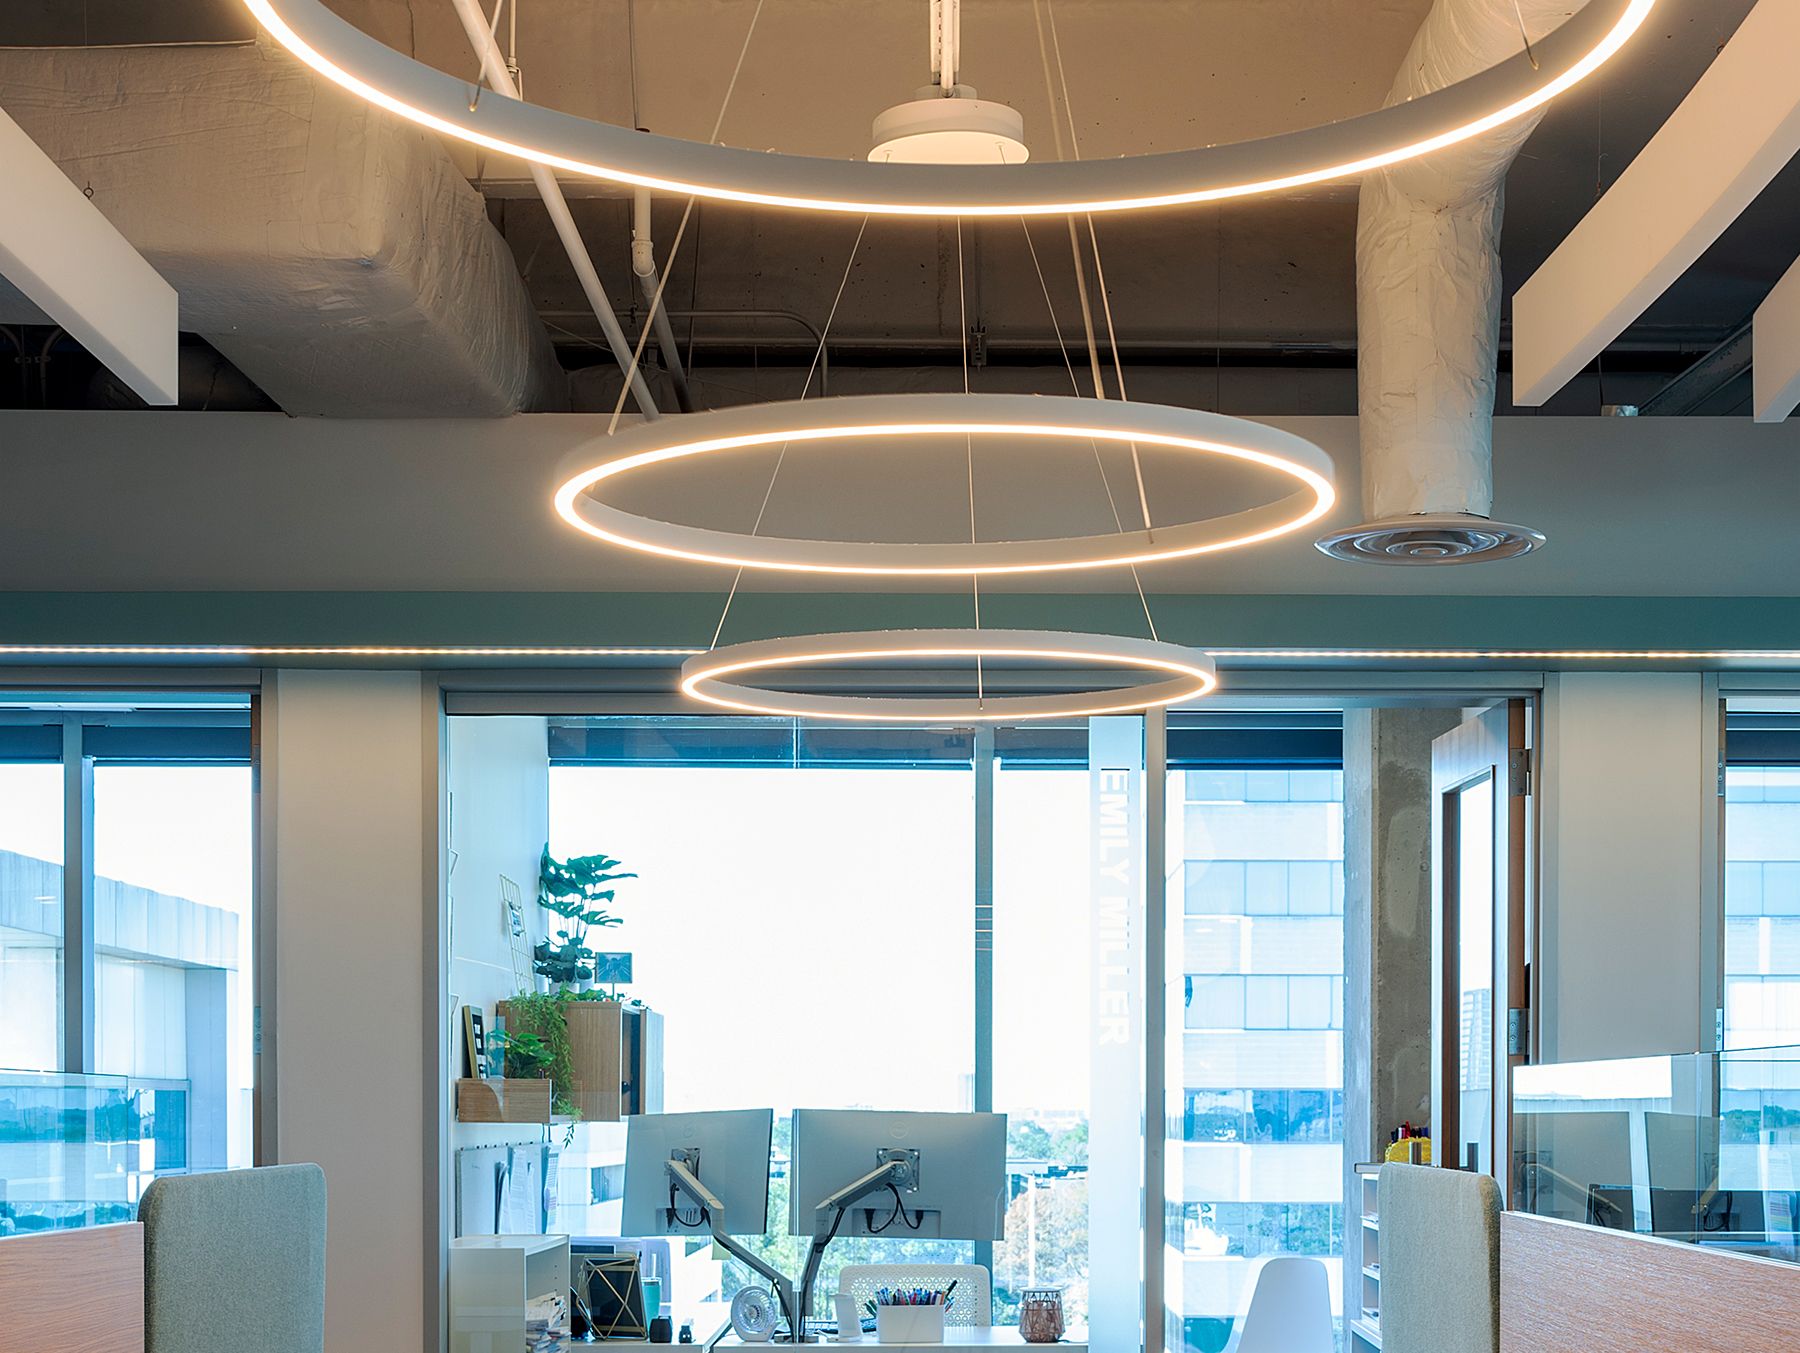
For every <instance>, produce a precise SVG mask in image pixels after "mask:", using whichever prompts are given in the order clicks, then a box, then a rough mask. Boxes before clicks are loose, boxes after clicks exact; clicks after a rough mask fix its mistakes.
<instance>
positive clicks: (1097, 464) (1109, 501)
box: [1019, 217, 1156, 639]
mask: <svg viewBox="0 0 1800 1353" xmlns="http://www.w3.org/2000/svg"><path fill="white" fill-rule="evenodd" d="M1019 225H1020V227H1021V228H1022V229H1023V230H1024V232H1025V247H1026V248H1027V249H1028V250H1030V251H1031V267H1032V270H1033V271H1034V272H1036V273H1037V280H1038V288H1039V290H1041V291H1042V292H1043V293H1044V309H1045V310H1047V311H1048V312H1049V313H1050V329H1051V332H1053V333H1054V334H1055V335H1056V346H1057V348H1058V349H1059V350H1060V351H1061V352H1062V359H1063V367H1064V369H1065V370H1067V371H1068V373H1069V388H1070V389H1071V390H1073V391H1074V392H1075V396H1076V398H1080V396H1081V383H1080V382H1079V381H1078V380H1077V379H1076V378H1075V363H1074V361H1073V359H1071V358H1070V356H1069V346H1068V344H1066V343H1064V342H1063V338H1062V326H1061V325H1060V324H1058V323H1057V322H1056V303H1055V302H1054V301H1052V300H1051V299H1050V284H1049V283H1048V282H1047V281H1045V280H1044V269H1043V267H1042V266H1041V265H1040V264H1039V263H1038V254H1037V246H1036V245H1035V244H1033V243H1032V239H1031V225H1030V223H1029V222H1028V221H1026V220H1025V218H1024V217H1020V218H1019ZM1088 449H1089V450H1090V451H1092V452H1093V453H1094V468H1095V469H1096V470H1098V471H1099V472H1100V486H1101V487H1102V488H1103V489H1105V490H1106V505H1107V506H1108V507H1109V508H1111V509H1112V519H1113V529H1114V530H1116V531H1117V532H1118V533H1119V534H1120V535H1124V534H1125V519H1124V518H1123V517H1121V516H1120V515H1119V501H1118V499H1116V498H1115V497H1113V491H1112V481H1111V480H1110V479H1108V478H1107V477H1106V462H1104V461H1103V460H1101V459H1100V444H1099V443H1098V442H1096V441H1093V440H1092V439H1089V441H1088ZM1131 581H1132V582H1133V583H1134V584H1136V586H1137V594H1138V602H1139V604H1140V605H1142V606H1143V608H1144V623H1145V624H1146V625H1148V626H1149V628H1150V637H1151V638H1152V639H1155V638H1156V621H1155V619H1154V618H1153V617H1152V616H1151V614H1150V599H1149V598H1148V597H1147V596H1145V595H1144V580H1143V578H1141V577H1140V576H1139V575H1138V567H1137V565H1136V564H1133V565H1131Z"/></svg>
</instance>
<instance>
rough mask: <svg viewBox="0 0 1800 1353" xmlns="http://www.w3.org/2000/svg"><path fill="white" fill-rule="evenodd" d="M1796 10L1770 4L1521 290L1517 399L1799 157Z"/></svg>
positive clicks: (1582, 360)
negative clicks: (1795, 73) (1794, 55)
mask: <svg viewBox="0 0 1800 1353" xmlns="http://www.w3.org/2000/svg"><path fill="white" fill-rule="evenodd" d="M1796 50H1800V5H1797V4H1794V3H1793V0H1762V3H1760V4H1758V5H1757V7H1756V8H1755V9H1753V10H1751V11H1750V13H1749V15H1748V16H1747V17H1746V18H1745V19H1744V22H1743V23H1742V25H1740V26H1739V28H1738V30H1737V32H1736V34H1735V35H1733V37H1732V39H1731V41H1730V42H1728V43H1726V44H1725V47H1724V49H1723V50H1722V51H1721V52H1720V53H1719V55H1718V56H1717V57H1716V58H1715V59H1714V61H1713V63H1712V65H1711V66H1710V67H1709V68H1708V69H1707V72H1706V74H1705V75H1703V76H1701V78H1700V81H1699V83H1698V84H1696V85H1695V86H1694V88H1693V91H1692V92H1691V93H1689V95H1688V96H1687V98H1686V99H1685V100H1684V101H1683V102H1682V104H1681V106H1680V107H1679V108H1677V109H1676V110H1675V112H1674V114H1673V115H1672V116H1671V117H1670V118H1669V120H1668V122H1667V123H1665V124H1664V125H1663V128H1662V130H1661V131H1659V132H1657V134H1656V135H1655V136H1654V137H1652V138H1651V141H1650V144H1649V145H1647V146H1645V147H1644V150H1643V153H1642V154H1640V155H1639V156H1638V157H1637V159H1635V160H1633V161H1632V163H1631V165H1630V166H1629V167H1628V168H1627V169H1626V170H1625V172H1624V173H1623V174H1621V175H1620V176H1619V179H1618V181H1617V182H1616V183H1614V184H1613V186H1612V187H1611V188H1609V189H1608V190H1607V192H1606V195H1605V196H1604V197H1602V198H1601V199H1600V201H1599V202H1597V203H1596V204H1595V205H1594V209H1593V210H1592V211H1590V212H1589V213H1588V214H1587V216H1586V217H1584V218H1583V219H1582V222H1581V224H1580V225H1578V226H1576V227H1575V229H1574V230H1573V231H1571V232H1570V234H1569V237H1568V238H1567V239H1566V240H1564V241H1563V242H1562V244H1561V245H1559V246H1558V247H1557V249H1556V252H1555V253H1553V254H1551V255H1550V257H1549V258H1548V259H1547V260H1545V262H1544V265H1543V266H1542V267H1541V268H1539V269H1538V270H1537V272H1535V273H1533V274H1532V276H1531V278H1530V279H1529V280H1528V281H1527V282H1526V283H1525V285H1524V286H1522V287H1520V288H1519V290H1518V293H1517V294H1516V295H1515V296H1514V297H1513V330H1512V333H1513V402H1514V403H1515V404H1521V405H1525V406H1528V407H1535V406H1537V405H1541V404H1543V403H1544V402H1545V401H1546V400H1548V399H1549V398H1550V396H1552V395H1553V394H1555V393H1556V392H1557V391H1558V390H1560V389H1561V388H1562V387H1563V386H1564V385H1566V384H1567V383H1568V382H1569V380H1570V379H1571V378H1573V377H1574V376H1575V375H1576V374H1577V373H1578V372H1580V371H1581V370H1582V368H1583V367H1585V366H1587V364H1588V363H1589V362H1591V361H1593V360H1594V358H1595V357H1596V356H1598V355H1599V354H1600V353H1601V352H1602V351H1603V350H1604V349H1605V348H1606V345H1607V344H1609V343H1611V342H1612V341H1613V340H1614V339H1615V338H1617V337H1618V336H1619V335H1620V334H1622V333H1623V332H1624V331H1625V327H1626V326H1627V325H1628V324H1630V323H1631V322H1632V321H1633V320H1635V319H1637V318H1638V316H1640V315H1641V314H1643V313H1644V310H1645V309H1646V308H1647V307H1648V306H1649V304H1650V302H1652V301H1654V300H1655V299H1656V298H1657V297H1658V296H1660V295H1662V293H1663V292H1664V291H1666V290H1667V289H1668V288H1669V286H1670V284H1672V283H1673V282H1674V281H1675V280H1676V279H1677V278H1678V277H1680V276H1681V275H1682V273H1684V272H1686V271H1687V269H1688V268H1689V267H1691V266H1692V265H1693V263H1694V262H1695V260H1697V259H1698V258H1699V257H1700V255H1701V254H1702V253H1704V252H1705V251H1706V249H1707V247H1708V246H1709V245H1711V244H1712V243H1713V242H1714V241H1715V240H1717V239H1718V238H1719V236H1720V235H1721V234H1722V233H1724V231H1725V229H1726V228H1727V227H1728V226H1730V225H1731V223H1732V222H1733V221H1735V220H1737V218H1738V215H1739V213H1741V212H1742V211H1743V210H1744V208H1745V207H1747V206H1749V205H1750V203H1751V201H1752V200H1753V199H1754V198H1755V197H1756V195H1757V194H1758V193H1760V192H1761V191H1762V190H1763V189H1764V188H1765V187H1766V186H1767V185H1768V183H1769V180H1770V179H1772V178H1774V177H1775V175H1776V174H1777V173H1778V172H1780V170H1781V169H1782V167H1783V166H1785V165H1786V164H1787V162H1788V161H1789V160H1791V159H1792V158H1793V157H1794V155H1795V153H1796V152H1800V81H1796V80H1794V79H1793V70H1792V67H1793V54H1794V52H1795V51H1796Z"/></svg>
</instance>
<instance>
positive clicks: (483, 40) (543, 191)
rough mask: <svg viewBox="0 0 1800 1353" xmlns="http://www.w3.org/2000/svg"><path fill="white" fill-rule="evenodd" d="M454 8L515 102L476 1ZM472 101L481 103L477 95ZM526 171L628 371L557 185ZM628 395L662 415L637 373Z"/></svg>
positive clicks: (492, 80) (619, 335)
mask: <svg viewBox="0 0 1800 1353" xmlns="http://www.w3.org/2000/svg"><path fill="white" fill-rule="evenodd" d="M450 2H451V4H453V5H454V6H455V7H456V15H457V17H458V18H459V19H461V20H462V25H463V28H464V30H465V31H467V33H468V35H469V43H470V45H471V46H473V47H474V48H475V51H476V53H477V54H478V55H479V56H480V57H481V71H482V75H483V76H484V77H485V78H486V80H487V83H488V87H489V88H490V89H492V90H494V91H495V92H496V93H498V94H501V95H503V96H504V97H506V98H509V99H516V98H518V97H519V88H518V86H517V85H516V84H514V83H513V77H512V72H511V71H510V70H508V69H507V68H506V58H505V57H504V56H503V55H502V54H501V51H500V44H499V43H498V42H496V41H495V40H494V35H493V33H492V31H491V30H490V29H489V28H488V21H487V16H486V15H485V14H483V13H482V12H481V5H480V4H479V2H478V0H450ZM475 97H477V98H479V97H480V91H479V90H477V91H476V95H475ZM526 167H527V168H528V169H530V171H531V181H532V183H533V184H535V185H536V186H537V190H538V196H539V197H541V198H543V199H544V208H545V210H547V211H548V212H549V213H550V223H551V224H552V225H553V226H555V227H556V235H557V238H558V239H560V240H561V241H562V246H563V249H564V250H565V251H566V252H567V253H568V255H569V263H570V265H571V266H572V267H573V268H574V269H575V277H576V279H577V280H578V281H579V282H580V283H581V290H582V294H583V295H585V296H586V297H587V300H588V304H589V305H591V306H592V307H593V308H594V318H595V319H597V320H599V321H600V331H601V332H602V333H603V334H605V335H606V345H607V347H609V348H611V349H612V355H613V357H614V359H615V360H617V362H618V363H619V369H620V370H621V371H631V344H630V343H628V342H627V341H626V339H625V331H624V330H623V329H621V328H620V327H619V321H618V319H617V318H616V317H615V316H614V315H613V305H612V301H611V300H609V299H608V298H607V295H606V288H605V287H603V286H601V284H600V274H599V273H597V272H595V271H594V261H593V259H591V258H589V257H588V251H587V245H586V244H584V243H583V242H582V239H581V232H580V231H579V230H577V229H576V228H575V218H574V217H573V216H571V215H570V214H569V204H568V201H567V200H566V199H565V198H564V197H563V191H562V185H561V184H559V183H558V182H557V181H556V175H554V174H552V173H551V172H550V170H548V169H547V168H545V167H544V166H543V165H541V164H529V165H527V166H526ZM631 394H632V398H633V399H635V400H636V401H637V406H638V410H639V411H640V412H641V413H642V414H643V415H644V417H645V418H646V419H650V420H654V419H655V418H657V417H659V416H660V413H661V411H660V410H659V409H658V408H657V407H656V397H655V396H654V395H652V394H651V393H650V386H649V384H648V382H646V381H645V380H644V374H643V372H641V371H637V372H632V376H631Z"/></svg>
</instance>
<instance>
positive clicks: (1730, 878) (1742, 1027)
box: [1724, 765, 1800, 1048]
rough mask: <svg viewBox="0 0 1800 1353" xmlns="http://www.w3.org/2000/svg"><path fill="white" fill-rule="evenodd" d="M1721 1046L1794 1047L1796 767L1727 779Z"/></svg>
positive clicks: (1798, 892)
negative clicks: (1723, 995)
mask: <svg viewBox="0 0 1800 1353" xmlns="http://www.w3.org/2000/svg"><path fill="white" fill-rule="evenodd" d="M1724 1032H1725V1046H1726V1047H1727V1048H1770V1047H1777V1046H1780V1045H1783V1044H1790V1043H1795V1042H1800V767H1794V766H1772V765H1765V766H1756V765H1733V766H1731V767H1730V768H1729V769H1728V770H1727V771H1726V774H1725V1030H1724Z"/></svg>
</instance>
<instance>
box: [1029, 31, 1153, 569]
mask: <svg viewBox="0 0 1800 1353" xmlns="http://www.w3.org/2000/svg"><path fill="white" fill-rule="evenodd" d="M1044 9H1045V11H1046V13H1047V14H1048V15H1049V19H1050V51H1051V53H1052V54H1053V55H1054V56H1055V58H1056V81H1057V84H1058V85H1059V86H1060V87H1061V89H1062V106H1063V116H1064V117H1065V118H1067V119H1068V123H1069V149H1070V150H1071V151H1072V152H1074V157H1075V158H1076V159H1077V160H1079V159H1080V158H1081V133H1080V132H1079V130H1077V128H1076V126H1075V101H1074V100H1073V99H1071V98H1070V97H1069V74H1068V71H1067V70H1066V69H1065V68H1064V66H1063V54H1062V38H1061V36H1060V35H1059V34H1058V32H1057V29H1056V4H1055V0H1044ZM1086 220H1087V233H1088V245H1089V247H1090V248H1091V249H1092V251H1093V255H1094V280H1095V281H1096V282H1097V283H1098V284H1099V287H1100V308H1101V310H1102V311H1103V312H1104V314H1105V316H1106V343H1107V346H1108V347H1110V348H1111V349H1112V359H1113V383H1114V384H1115V385H1116V386H1118V389H1119V398H1120V399H1128V398H1130V396H1129V395H1127V394H1126V393H1125V365H1124V361H1123V359H1122V358H1121V357H1120V355H1119V336H1118V334H1117V333H1116V332H1115V331H1114V329H1113V315H1112V298H1111V297H1109V296H1108V295H1107V294H1106V267H1105V265H1104V264H1103V263H1102V262H1101V260H1100V236H1099V234H1098V233H1097V232H1096V231H1095V230H1094V218H1093V216H1092V215H1091V214H1090V215H1088V216H1087V217H1086ZM1074 233H1075V219H1074V218H1073V217H1070V218H1069V234H1070V238H1071V242H1073V241H1074ZM1076 253H1077V255H1078V256H1079V254H1080V249H1079V247H1078V248H1077V249H1076ZM1082 291H1083V305H1084V306H1085V305H1086V295H1085V293H1086V287H1085V285H1084V286H1083V288H1082ZM1092 323H1093V321H1092V319H1091V318H1090V319H1089V321H1088V324H1089V328H1090V330H1091V328H1092ZM1093 357H1094V361H1095V362H1096V363H1098V361H1099V360H1100V359H1099V355H1098V354H1097V353H1096V354H1093ZM1130 446H1131V472H1132V474H1133V475H1134V476H1136V478H1137V491H1138V508H1139V510H1140V511H1141V512H1142V513H1143V514H1144V532H1145V534H1146V535H1148V536H1149V538H1150V539H1151V540H1155V539H1156V532H1155V529H1154V527H1153V526H1152V524H1151V521H1150V495H1149V494H1148V493H1147V492H1146V491H1145V489H1144V463H1143V457H1142V455H1141V454H1140V453H1139V451H1138V445H1137V443H1136V442H1132V443H1130Z"/></svg>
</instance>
